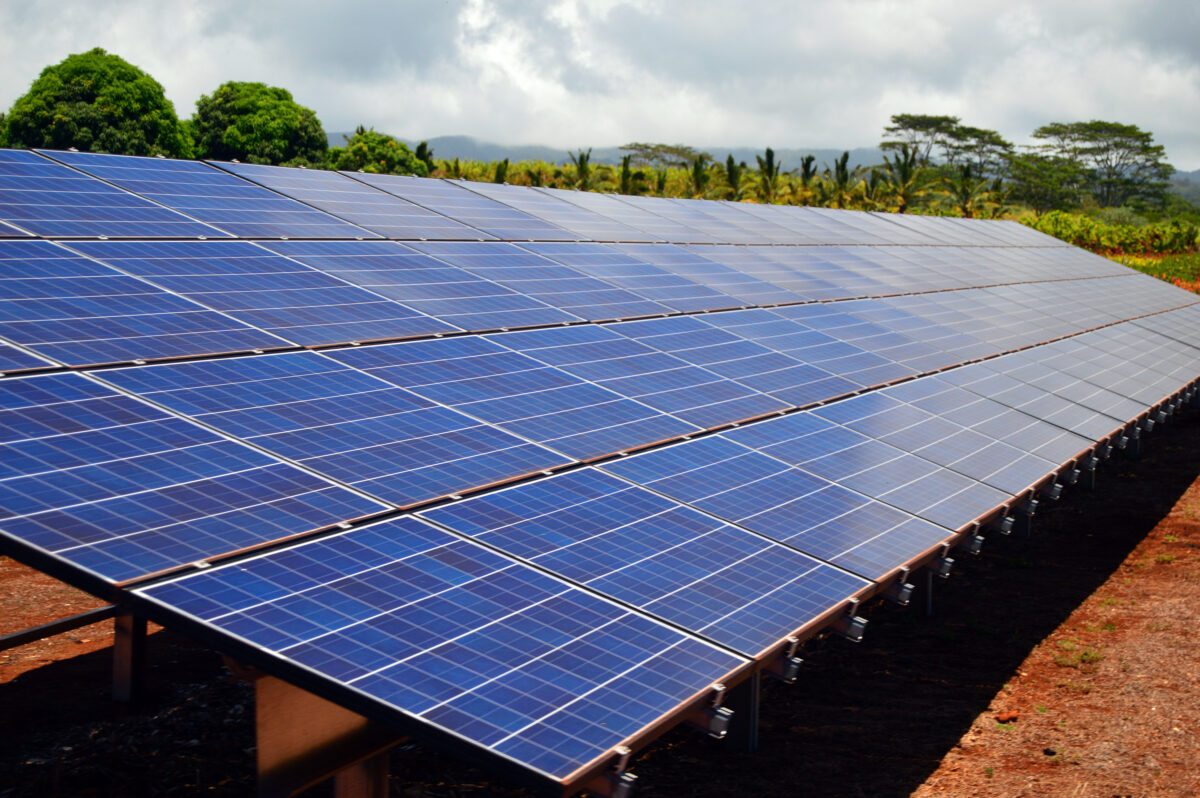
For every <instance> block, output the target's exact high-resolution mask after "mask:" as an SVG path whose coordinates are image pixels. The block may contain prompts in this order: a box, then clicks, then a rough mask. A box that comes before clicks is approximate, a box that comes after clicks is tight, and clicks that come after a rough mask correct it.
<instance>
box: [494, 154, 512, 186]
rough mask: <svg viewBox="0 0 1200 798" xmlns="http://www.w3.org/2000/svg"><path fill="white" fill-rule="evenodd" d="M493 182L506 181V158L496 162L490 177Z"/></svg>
mask: <svg viewBox="0 0 1200 798" xmlns="http://www.w3.org/2000/svg"><path fill="white" fill-rule="evenodd" d="M492 182H493V183H506V182H508V159H507V158H505V159H504V160H503V161H500V162H499V163H497V164H496V174H495V175H494V176H493V177H492Z"/></svg>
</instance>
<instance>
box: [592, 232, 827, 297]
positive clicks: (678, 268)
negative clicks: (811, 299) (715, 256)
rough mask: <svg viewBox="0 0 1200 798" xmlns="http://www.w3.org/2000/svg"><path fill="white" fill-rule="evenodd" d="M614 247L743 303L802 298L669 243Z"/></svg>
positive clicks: (619, 245)
mask: <svg viewBox="0 0 1200 798" xmlns="http://www.w3.org/2000/svg"><path fill="white" fill-rule="evenodd" d="M612 246H613V248H614V249H616V250H617V251H618V252H623V253H624V254H626V255H629V256H630V257H633V258H639V259H641V260H644V261H645V262H646V263H650V264H652V265H654V266H658V267H659V268H661V269H665V270H667V271H669V272H674V273H675V274H678V275H680V276H681V277H686V278H687V279H689V280H694V281H695V282H698V283H700V284H702V285H707V286H708V287H709V288H711V289H713V290H714V291H720V292H722V293H725V294H729V295H730V296H732V297H736V298H738V299H740V300H742V301H743V302H744V303H745V304H746V305H774V304H778V303H780V302H796V301H799V300H802V299H804V297H802V296H798V295H796V294H795V293H793V292H791V291H788V290H787V289H785V288H780V287H779V286H777V285H773V284H771V283H768V282H766V281H765V280H760V279H758V278H757V277H754V276H753V275H749V274H745V273H743V272H740V271H738V270H737V269H733V268H730V267H728V266H725V265H722V264H720V263H718V262H716V261H714V260H709V259H708V258H706V257H704V256H702V255H698V254H696V253H695V252H693V251H691V250H689V249H685V248H684V247H681V246H675V245H673V244H613V245H612Z"/></svg>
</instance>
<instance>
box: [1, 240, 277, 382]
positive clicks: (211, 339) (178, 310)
mask: <svg viewBox="0 0 1200 798" xmlns="http://www.w3.org/2000/svg"><path fill="white" fill-rule="evenodd" d="M212 243H216V242H212ZM112 244H113V245H114V246H123V244H118V243H117V242H112ZM144 246H154V245H152V244H151V245H144ZM0 335H3V336H4V337H5V338H7V339H8V340H9V341H12V342H13V343H17V344H20V345H22V346H25V347H28V348H29V349H32V350H33V351H35V352H37V353H38V354H40V355H42V356H44V357H47V358H51V359H54V360H57V361H59V362H61V363H66V364H68V365H72V366H84V365H92V364H101V363H117V362H123V361H131V360H139V359H141V360H153V359H158V358H172V357H181V356H186V355H201V354H215V353H223V352H239V351H247V350H251V349H277V348H281V347H287V346H289V345H290V343H289V342H288V341H286V340H284V339H282V338H279V337H277V336H274V335H271V334H270V333H268V332H265V331H263V330H258V329H255V328H253V327H250V326H248V325H246V324H244V323H243V322H241V321H238V320H237V319H235V318H233V317H231V316H228V315H225V314H223V313H217V312H215V311H213V310H210V309H209V308H206V307H204V306H203V305H199V304H197V303H195V302H193V301H191V300H189V299H185V298H184V297H181V296H178V295H176V294H172V293H170V292H167V291H164V290H163V289H161V288H159V287H158V286H155V285H153V284H151V283H148V282H146V281H144V280H139V279H137V278H135V277H130V276H129V275H126V274H122V273H120V272H118V271H116V270H114V269H112V268H110V267H108V266H105V265H104V264H101V263H97V262H95V261H93V260H88V259H87V258H82V257H80V256H79V255H77V254H75V253H74V252H71V251H69V250H66V249H64V248H62V247H59V246H56V245H54V244H51V243H49V242H47V241H15V240H13V241H0Z"/></svg>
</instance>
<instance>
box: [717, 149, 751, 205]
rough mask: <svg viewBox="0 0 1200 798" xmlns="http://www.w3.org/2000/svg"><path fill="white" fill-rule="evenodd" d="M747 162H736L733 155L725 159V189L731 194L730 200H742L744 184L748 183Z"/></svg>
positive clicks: (730, 154)
mask: <svg viewBox="0 0 1200 798" xmlns="http://www.w3.org/2000/svg"><path fill="white" fill-rule="evenodd" d="M746 169H747V167H746V162H745V161H741V162H740V163H739V162H738V161H735V160H734V159H733V153H729V155H728V157H726V158H725V171H724V174H723V176H724V178H725V187H726V191H728V192H729V199H731V200H740V199H741V198H742V192H743V183H745V182H746Z"/></svg>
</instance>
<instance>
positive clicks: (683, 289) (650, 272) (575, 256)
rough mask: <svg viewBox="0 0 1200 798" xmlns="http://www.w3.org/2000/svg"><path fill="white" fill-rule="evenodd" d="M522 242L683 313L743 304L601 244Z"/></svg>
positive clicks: (693, 281)
mask: <svg viewBox="0 0 1200 798" xmlns="http://www.w3.org/2000/svg"><path fill="white" fill-rule="evenodd" d="M522 246H523V247H524V248H525V249H528V250H529V251H530V252H535V253H537V254H538V255H541V256H542V257H545V258H549V259H550V260H553V261H557V262H558V263H561V264H563V265H564V266H569V267H571V268H572V269H575V270H576V271H579V272H582V273H584V274H586V275H588V276H589V277H595V278H597V279H600V280H603V281H605V282H606V283H611V284H613V285H615V286H618V287H619V288H624V289H626V290H628V291H632V292H633V293H635V294H637V295H638V296H643V297H645V298H646V299H649V300H652V301H654V302H657V303H659V304H660V305H665V306H666V307H668V308H670V309H671V310H676V311H680V312H684V313H686V312H689V311H697V310H723V309H726V308H738V307H741V306H742V305H743V304H744V302H743V301H742V300H740V299H735V298H733V297H731V296H729V295H728V294H725V293H722V292H720V291H717V290H715V289H713V288H710V287H708V286H707V285H703V284H701V283H698V282H696V281H695V280H691V279H688V278H687V277H684V276H682V275H679V274H675V273H673V272H670V271H667V270H666V269H663V268H660V267H658V266H653V265H651V264H649V263H647V262H646V261H644V260H640V259H638V258H635V257H633V256H631V255H628V254H625V253H623V252H617V251H616V250H615V249H613V248H612V247H608V246H605V245H604V244H590V243H586V242H570V243H541V242H536V243H529V244H524V245H522Z"/></svg>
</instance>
